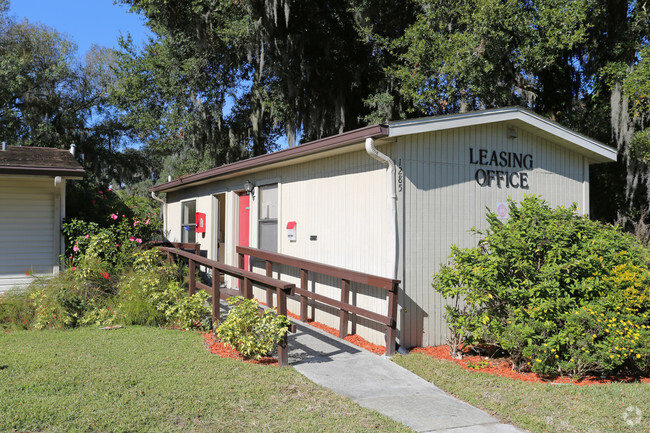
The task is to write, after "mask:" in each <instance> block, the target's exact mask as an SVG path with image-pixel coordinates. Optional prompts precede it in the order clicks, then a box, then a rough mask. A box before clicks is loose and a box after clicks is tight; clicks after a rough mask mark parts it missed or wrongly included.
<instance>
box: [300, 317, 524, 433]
mask: <svg viewBox="0 0 650 433" xmlns="http://www.w3.org/2000/svg"><path fill="white" fill-rule="evenodd" d="M292 322H293V323H295V324H296V333H295V334H289V362H290V363H291V365H292V366H293V367H294V368H295V369H296V370H297V371H299V372H300V373H302V374H303V375H305V376H306V377H307V378H309V379H311V380H312V381H313V382H315V383H317V384H318V385H321V386H324V387H326V388H329V389H331V390H333V391H334V392H336V393H338V394H340V395H343V396H345V397H349V398H350V399H352V400H354V401H356V402H357V403H359V404H360V405H361V406H364V407H367V408H369V409H374V410H376V411H377V412H379V413H382V414H384V415H386V416H388V417H390V418H392V419H394V420H396V421H399V422H401V423H402V424H404V425H406V426H408V427H410V428H412V429H413V430H416V431H419V432H447V433H488V432H497V433H514V432H524V430H521V429H518V428H516V427H514V426H512V425H508V424H500V423H499V422H498V421H497V420H496V419H495V418H493V417H492V416H490V415H488V414H487V413H485V412H483V411H481V410H479V409H477V408H475V407H473V406H471V405H469V404H467V403H464V402H462V401H460V400H458V399H457V398H454V397H452V396H450V395H449V394H446V393H445V392H443V391H442V390H440V389H439V388H437V387H436V386H434V385H432V384H431V383H429V382H427V381H425V380H424V379H422V378H420V377H419V376H417V375H415V374H413V373H411V372H410V371H408V370H406V369H404V368H402V367H400V366H399V365H397V364H395V363H394V362H392V361H390V360H389V359H386V358H384V357H382V356H377V355H375V354H373V353H370V352H367V351H365V350H363V349H360V348H358V347H357V346H354V345H352V344H350V343H348V342H347V341H344V340H340V339H338V338H334V337H332V336H331V335H329V334H327V333H325V332H323V331H321V330H319V329H316V328H313V327H311V326H308V325H305V324H302V323H301V322H298V321H296V320H292Z"/></svg>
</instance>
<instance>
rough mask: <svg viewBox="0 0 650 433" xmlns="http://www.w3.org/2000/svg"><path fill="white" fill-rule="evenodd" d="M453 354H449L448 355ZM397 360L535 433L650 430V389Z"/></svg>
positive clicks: (420, 358)
mask: <svg viewBox="0 0 650 433" xmlns="http://www.w3.org/2000/svg"><path fill="white" fill-rule="evenodd" d="M447 354H448V352H447ZM393 360H394V361H395V362H396V363H398V364H399V365H401V366H402V367H404V368H406V369H408V370H410V371H412V372H413V373H415V374H417V375H419V376H420V377H422V378H424V379H425V380H427V381H429V382H432V383H433V384H435V385H436V386H438V387H440V388H441V389H443V390H445V391H446V392H449V393H450V394H453V395H455V396H457V397H458V398H460V399H461V400H463V401H466V402H468V403H470V404H472V405H475V406H477V407H479V408H481V409H484V410H485V411H487V412H488V413H490V414H492V415H494V416H496V417H497V418H499V419H500V420H501V421H502V422H506V423H512V424H514V425H516V426H518V427H520V428H524V429H526V430H529V431H531V432H558V433H559V432H562V433H566V432H581V433H584V432H590V433H597V432H632V433H634V432H647V431H650V384H647V383H642V382H637V383H609V384H594V385H588V386H577V385H574V384H567V383H564V384H552V383H539V382H526V381H521V380H516V379H513V378H509V377H501V376H497V375H493V374H487V373H485V372H483V371H481V370H482V369H481V368H480V365H477V367H479V368H476V369H474V370H473V371H469V370H467V369H463V367H461V366H460V365H457V364H455V363H454V362H452V361H450V360H442V359H437V358H434V357H432V356H428V355H426V354H423V353H413V352H412V353H410V354H409V355H405V356H403V355H397V356H395V357H394V358H393Z"/></svg>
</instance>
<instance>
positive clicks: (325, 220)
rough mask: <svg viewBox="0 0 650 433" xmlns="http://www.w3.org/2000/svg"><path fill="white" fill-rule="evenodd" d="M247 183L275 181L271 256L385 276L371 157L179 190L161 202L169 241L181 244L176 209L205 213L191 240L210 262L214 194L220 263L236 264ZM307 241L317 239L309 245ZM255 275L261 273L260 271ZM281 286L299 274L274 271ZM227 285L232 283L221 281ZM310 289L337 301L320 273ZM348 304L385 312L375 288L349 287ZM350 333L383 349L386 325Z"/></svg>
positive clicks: (323, 312) (378, 175)
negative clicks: (220, 197)
mask: <svg viewBox="0 0 650 433" xmlns="http://www.w3.org/2000/svg"><path fill="white" fill-rule="evenodd" d="M246 180H251V181H252V182H254V183H255V184H256V185H257V186H260V185H263V184H269V183H278V201H279V218H278V252H280V253H283V254H287V255H291V256H295V257H300V258H304V259H307V260H313V261H317V262H321V263H326V264H330V265H334V266H340V267H343V268H347V269H352V270H356V271H360V272H366V273H370V274H375V275H380V276H389V275H388V272H389V271H388V270H386V269H385V263H386V261H387V254H388V253H387V252H386V251H385V248H386V245H387V242H388V239H386V235H385V233H387V232H389V231H388V223H389V222H388V221H387V219H386V214H387V212H386V207H387V204H386V181H387V179H386V170H385V168H384V167H383V166H382V165H381V164H379V163H378V162H377V161H375V160H373V159H371V158H370V157H369V156H368V154H367V153H366V152H365V151H356V152H351V153H347V154H343V155H339V156H333V157H329V158H324V159H319V160H314V161H310V162H305V163H302V164H295V165H290V166H287V167H284V168H277V169H272V170H267V171H264V172H261V173H257V174H252V175H249V176H242V177H238V178H234V179H228V180H223V181H219V182H214V183H210V184H206V185H201V186H197V187H193V188H187V189H185V190H182V191H178V192H171V193H169V194H168V196H167V203H168V204H167V212H168V214H167V216H166V217H167V218H168V220H167V223H166V225H167V229H168V230H169V233H168V238H169V239H170V240H171V241H175V242H179V241H180V239H181V236H180V235H181V232H180V230H181V227H180V226H181V203H182V202H183V201H185V200H196V210H197V212H205V213H206V214H207V215H206V217H207V221H206V227H207V233H206V235H205V237H201V235H198V234H197V242H199V243H200V244H201V249H202V250H206V251H207V255H208V257H209V258H213V259H216V257H215V256H216V252H215V251H213V248H214V246H213V244H214V243H213V239H212V236H214V229H213V224H214V215H213V202H212V200H213V197H212V196H213V194H217V193H226V248H225V250H226V251H225V261H226V263H228V264H232V265H236V264H237V262H236V257H235V245H236V240H237V236H236V233H237V214H236V209H237V193H236V192H237V191H241V190H242V189H243V185H244V182H245V181H246ZM250 206H251V221H250V227H251V235H250V243H251V246H254V247H255V246H257V245H258V244H257V242H258V224H257V221H258V212H259V209H258V207H259V203H258V195H257V194H254V195H253V197H252V198H251V205H250ZM289 221H295V222H296V235H297V240H296V242H289V240H288V238H287V230H286V226H287V223H288V222H289ZM312 236H315V237H316V240H310V239H311V237H312ZM256 271H259V272H263V270H262V269H256ZM274 271H275V276H276V277H278V278H281V279H282V280H285V281H289V282H295V283H299V271H297V270H295V271H292V270H289V269H281V268H277V269H274ZM228 283H229V284H230V285H232V284H233V281H230V280H228ZM309 289H310V290H315V291H317V292H318V293H321V294H324V295H326V296H330V297H333V298H335V299H340V282H339V281H338V280H335V279H332V278H328V277H325V276H322V275H313V276H311V278H310V287H309ZM351 291H352V297H351V298H352V299H356V304H357V305H359V306H361V307H363V308H366V309H369V310H371V311H375V312H377V313H380V314H386V313H387V309H388V305H387V301H386V299H387V296H386V294H385V293H382V292H381V289H370V288H368V287H362V286H357V285H354V284H353V286H352V287H351ZM255 294H256V297H257V298H258V299H260V300H264V294H263V292H262V291H260V290H256V292H255ZM289 310H290V311H291V312H293V313H296V314H297V313H299V304H298V303H297V302H290V303H289ZM315 320H317V321H319V322H322V323H324V324H326V325H328V326H332V327H338V324H339V319H338V313H336V312H335V311H333V310H328V309H320V310H316V316H315ZM356 331H357V333H358V334H359V335H361V336H362V337H364V338H366V339H368V340H369V341H371V342H373V343H375V344H382V345H383V344H385V339H384V331H385V327H383V326H381V325H378V324H375V323H373V322H369V321H363V320H359V321H358V323H357V327H356Z"/></svg>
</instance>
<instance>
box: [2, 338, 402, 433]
mask: <svg viewBox="0 0 650 433" xmlns="http://www.w3.org/2000/svg"><path fill="white" fill-rule="evenodd" d="M0 346H1V348H2V350H1V352H0V431H39V432H40V431H44V432H59V431H65V432H86V431H88V432H91V431H102V432H109V431H112V432H117V431H121V432H126V431H137V432H154V431H155V432H180V431H182V432H187V431H193V432H208V431H210V432H214V431H283V432H284V431H371V430H372V431H391V432H392V431H408V429H406V428H405V427H404V426H402V425H401V424H398V423H396V422H394V421H392V420H390V419H388V418H385V417H383V416H381V415H379V414H377V413H375V412H372V411H369V410H366V409H363V408H361V407H360V406H358V405H356V404H355V403H353V402H351V401H349V400H347V399H344V398H342V397H340V396H338V395H336V394H334V393H332V392H330V391H328V390H325V389H322V388H320V387H318V386H316V385H315V384H313V383H311V382H309V381H308V380H307V379H305V378H304V377H303V376H301V375H300V374H299V373H297V372H295V371H294V370H293V369H291V368H278V367H273V366H265V365H253V364H249V363H243V362H241V361H238V360H232V359H221V358H218V357H215V356H214V355H212V354H211V353H209V352H208V351H207V350H205V347H204V342H203V339H202V338H201V335H200V334H199V333H196V332H181V331H173V330H165V329H160V328H154V327H138V326H133V327H126V328H122V329H118V330H112V331H102V330H99V329H96V328H88V327H84V328H78V329H73V330H66V331H57V330H50V331H42V332H34V331H15V332H8V333H7V332H5V333H1V334H0Z"/></svg>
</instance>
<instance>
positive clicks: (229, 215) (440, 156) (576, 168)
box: [166, 122, 590, 347]
mask: <svg viewBox="0 0 650 433" xmlns="http://www.w3.org/2000/svg"><path fill="white" fill-rule="evenodd" d="M508 127H509V125H508V124H506V123H503V122H501V123H492V124H485V125H479V126H472V127H464V128H457V129H449V130H443V131H438V132H429V133H420V134H414V135H407V136H401V137H398V138H397V140H396V141H395V142H392V143H388V144H386V143H384V144H382V142H381V141H380V142H378V143H377V147H378V148H379V150H380V151H381V152H384V153H386V154H387V155H388V156H390V157H391V158H393V160H394V161H395V162H396V163H397V164H398V166H399V169H398V175H397V177H398V180H400V181H399V182H398V219H399V221H398V223H399V224H398V226H399V241H398V242H399V250H400V251H399V269H400V272H399V275H398V279H400V280H402V283H401V289H402V290H401V291H400V296H399V299H400V309H399V314H400V317H399V318H398V327H399V330H400V335H399V339H400V344H402V345H403V346H405V347H412V346H422V345H434V344H442V343H444V342H445V337H446V334H447V327H446V325H445V321H444V318H443V313H444V302H443V300H442V299H441V297H440V295H438V294H437V293H436V292H434V291H433V289H432V287H431V281H432V276H433V275H434V273H435V272H437V270H438V269H439V266H440V264H441V263H444V262H446V261H447V258H448V255H449V252H450V246H451V245H452V244H458V245H460V246H464V247H470V246H474V245H476V243H477V241H478V239H477V238H476V237H475V236H473V235H472V234H471V231H470V229H471V228H472V227H477V228H479V229H485V228H486V227H485V226H486V225H485V213H486V208H490V209H492V210H495V208H496V205H497V203H500V202H506V201H507V198H508V197H512V198H513V199H514V200H521V199H523V197H524V194H538V195H542V196H543V197H544V198H545V199H546V200H547V201H548V202H549V203H550V204H551V205H553V206H557V205H570V204H571V203H573V202H578V206H579V207H580V208H581V210H582V211H583V212H584V211H586V209H588V205H589V203H588V181H589V179H588V177H587V175H588V165H589V162H590V161H588V160H587V159H585V157H584V156H581V155H579V154H578V153H575V152H572V151H569V150H567V148H566V147H563V146H560V145H557V144H554V143H553V142H551V141H548V139H545V138H540V137H539V136H536V135H532V133H531V132H529V131H527V130H524V129H521V128H516V125H513V124H511V125H510V127H512V128H514V130H515V131H516V133H517V137H515V138H508ZM469 148H474V149H475V151H476V150H478V149H487V150H488V151H493V150H495V151H506V152H516V153H522V154H531V155H533V168H532V169H531V170H525V169H513V168H505V170H508V171H518V172H522V171H523V172H527V173H528V185H529V188H528V189H521V188H506V187H504V186H503V185H502V186H501V187H497V186H496V185H493V186H491V187H487V186H484V187H481V186H480V185H478V184H477V182H476V180H475V173H476V170H477V169H478V168H481V166H478V165H473V164H470V163H469ZM483 168H489V167H483ZM400 171H401V173H400ZM246 180H251V181H252V182H254V183H255V184H256V185H257V186H260V185H263V184H268V183H278V186H279V188H278V196H279V198H278V200H279V203H280V204H279V209H278V212H279V215H278V237H279V239H278V249H279V252H281V253H284V254H288V255H291V256H296V257H300V258H304V259H308V260H314V261H317V262H322V263H327V264H331V265H335V266H340V267H344V268H348V269H353V270H357V271H360V272H366V273H370V274H376V275H380V276H387V277H389V276H390V275H389V273H390V270H389V269H387V266H386V265H387V263H390V260H389V259H390V258H389V257H388V254H389V253H388V251H386V247H387V245H388V239H387V234H388V233H390V229H389V224H390V222H389V220H388V219H389V215H390V214H389V212H388V210H387V198H386V182H387V176H386V169H385V168H384V167H383V166H382V165H381V164H380V163H379V162H377V161H375V160H374V159H372V158H370V157H369V156H368V155H367V153H366V152H365V151H363V150H360V151H353V152H349V153H341V154H339V155H334V156H328V157H324V158H322V159H314V160H312V161H309V162H303V163H291V162H287V163H286V166H284V167H282V168H275V169H268V170H265V171H260V172H258V173H252V174H248V175H242V176H239V177H236V178H232V179H226V180H220V181H217V182H213V183H209V184H205V185H200V186H196V187H188V188H186V189H184V190H182V191H178V192H172V193H168V196H167V201H168V206H167V209H168V216H167V218H168V221H167V222H166V224H167V228H168V229H169V230H170V234H169V237H170V240H172V241H179V240H180V203H181V201H183V200H188V199H196V200H197V211H198V212H206V214H207V233H206V236H205V238H200V239H198V241H199V242H200V243H201V245H202V249H204V250H207V251H208V257H210V258H215V257H214V254H215V253H214V252H213V251H212V248H213V245H214V241H213V235H214V230H213V228H212V224H213V222H212V221H213V216H212V209H213V198H212V195H213V194H216V193H226V200H225V201H226V232H227V233H226V248H225V250H226V251H225V261H226V263H228V264H233V265H236V263H237V262H236V257H235V245H236V241H237V237H236V233H237V211H236V209H237V194H236V192H237V191H241V190H242V189H243V185H244V182H245V181H246ZM257 217H258V196H257V194H256V193H255V194H254V196H253V197H252V199H251V216H250V218H251V221H250V227H251V235H250V237H251V240H250V244H251V246H257ZM289 221H295V222H296V234H297V241H296V242H289V240H288V239H287V235H286V226H287V223H288V222H289ZM311 236H316V238H317V239H316V240H310V237H311ZM258 271H260V272H262V270H261V269H259V270H258ZM275 271H276V274H275V275H276V276H277V277H279V278H281V279H283V280H287V281H291V282H298V275H297V272H295V271H293V272H291V271H287V270H284V269H275ZM230 283H231V284H232V282H230ZM310 290H316V291H317V292H318V293H322V294H325V295H327V296H330V297H333V298H338V297H339V296H340V288H339V282H338V281H335V280H333V279H330V278H326V277H324V276H313V277H312V278H311V280H310ZM352 293H353V295H352V299H355V303H356V304H357V305H359V306H361V307H364V308H367V309H370V310H372V311H375V312H377V313H381V314H386V312H387V305H386V304H387V303H386V300H385V296H384V294H383V293H381V294H380V293H378V291H376V290H375V291H373V290H369V289H368V288H366V287H354V286H353V287H352ZM256 296H257V297H258V299H261V300H264V294H263V292H262V291H259V290H258V291H256ZM289 310H290V311H291V312H293V313H298V305H297V303H295V302H290V304H289ZM332 313H335V312H334V311H330V312H328V311H326V310H321V311H316V316H315V319H316V320H317V321H320V322H323V323H325V324H326V325H329V326H332V327H335V328H336V327H338V323H339V322H338V316H337V315H336V314H332ZM356 331H357V333H358V334H359V335H361V336H362V337H364V338H366V339H368V340H369V341H371V342H373V343H376V344H384V343H385V340H384V328H383V327H382V326H380V325H378V324H373V323H367V322H363V321H360V322H359V323H358V325H357V329H356Z"/></svg>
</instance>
